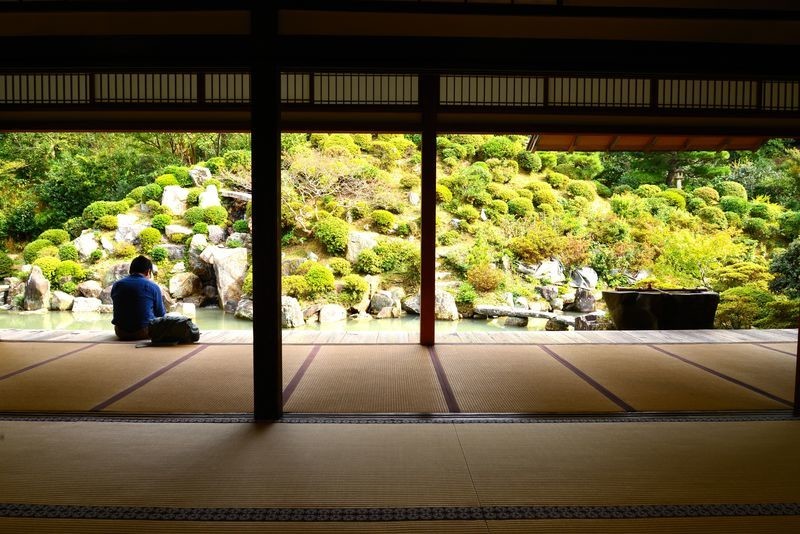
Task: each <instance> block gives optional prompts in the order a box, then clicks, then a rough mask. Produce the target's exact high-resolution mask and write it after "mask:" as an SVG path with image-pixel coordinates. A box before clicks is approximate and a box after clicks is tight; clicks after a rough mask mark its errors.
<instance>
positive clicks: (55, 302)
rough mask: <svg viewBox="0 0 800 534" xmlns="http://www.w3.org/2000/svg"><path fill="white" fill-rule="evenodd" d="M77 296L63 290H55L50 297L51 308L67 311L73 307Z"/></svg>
mask: <svg viewBox="0 0 800 534" xmlns="http://www.w3.org/2000/svg"><path fill="white" fill-rule="evenodd" d="M74 300H75V297H73V296H72V295H70V294H69V293H64V292H63V291H53V295H52V296H51V297H50V309H51V310H55V311H67V310H69V309H71V308H72V303H73V301H74Z"/></svg>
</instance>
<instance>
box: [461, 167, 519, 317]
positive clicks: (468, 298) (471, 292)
mask: <svg viewBox="0 0 800 534" xmlns="http://www.w3.org/2000/svg"><path fill="white" fill-rule="evenodd" d="M529 154H530V152H529ZM477 298H478V292H477V291H475V288H474V287H472V284H470V283H468V282H462V283H461V285H460V286H458V291H456V294H455V299H456V304H473V303H474V302H475V299H477Z"/></svg>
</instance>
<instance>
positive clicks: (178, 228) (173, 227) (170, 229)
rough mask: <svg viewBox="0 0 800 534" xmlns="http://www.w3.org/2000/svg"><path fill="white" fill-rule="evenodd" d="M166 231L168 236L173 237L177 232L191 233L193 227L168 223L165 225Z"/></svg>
mask: <svg viewBox="0 0 800 534" xmlns="http://www.w3.org/2000/svg"><path fill="white" fill-rule="evenodd" d="M164 233H165V234H166V235H167V237H171V236H173V235H175V234H183V235H191V234H192V229H191V228H189V227H188V226H183V225H182V224H168V225H167V226H165V227H164Z"/></svg>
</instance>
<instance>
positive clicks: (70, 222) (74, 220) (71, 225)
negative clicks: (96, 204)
mask: <svg viewBox="0 0 800 534" xmlns="http://www.w3.org/2000/svg"><path fill="white" fill-rule="evenodd" d="M83 227H84V223H83V217H71V218H69V219H67V222H65V223H64V230H66V231H67V233H69V236H70V237H72V238H75V237H78V236H79V235H81V232H83Z"/></svg>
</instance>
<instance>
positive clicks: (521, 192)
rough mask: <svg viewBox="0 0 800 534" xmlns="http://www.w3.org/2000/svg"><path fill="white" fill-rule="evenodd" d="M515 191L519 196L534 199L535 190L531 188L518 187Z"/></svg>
mask: <svg viewBox="0 0 800 534" xmlns="http://www.w3.org/2000/svg"><path fill="white" fill-rule="evenodd" d="M515 193H516V194H517V196H518V197H522V198H527V199H528V200H531V201H533V191H531V190H530V189H517V190H516V191H515Z"/></svg>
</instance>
